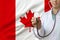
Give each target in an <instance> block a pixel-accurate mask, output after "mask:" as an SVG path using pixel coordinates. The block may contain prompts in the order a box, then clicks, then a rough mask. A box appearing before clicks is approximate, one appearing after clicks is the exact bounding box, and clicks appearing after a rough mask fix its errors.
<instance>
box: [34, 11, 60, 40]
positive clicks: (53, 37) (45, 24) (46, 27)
mask: <svg viewBox="0 0 60 40" xmlns="http://www.w3.org/2000/svg"><path fill="white" fill-rule="evenodd" d="M41 21H42V28H41V29H40V30H39V33H40V35H44V32H45V33H46V34H45V35H47V34H49V33H50V32H51V31H52V29H53V26H54V20H53V18H52V10H50V11H48V12H46V13H44V14H43V16H42V17H41ZM35 33H36V35H37V32H35ZM37 36H38V35H37ZM40 40H60V10H59V11H58V12H57V14H56V25H55V28H54V30H53V32H52V33H51V34H50V35H49V36H47V37H45V38H41V39H40Z"/></svg>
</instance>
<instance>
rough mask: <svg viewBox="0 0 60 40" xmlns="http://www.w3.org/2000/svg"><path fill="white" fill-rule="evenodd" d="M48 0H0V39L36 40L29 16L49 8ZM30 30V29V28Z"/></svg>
mask: <svg viewBox="0 0 60 40" xmlns="http://www.w3.org/2000/svg"><path fill="white" fill-rule="evenodd" d="M48 2H49V0H0V40H37V39H35V38H34V36H33V32H32V31H31V32H29V31H28V29H29V27H31V26H32V24H31V18H32V17H33V16H35V14H36V15H37V14H40V13H42V12H43V11H44V12H47V11H49V10H50V7H49V4H48ZM31 30H32V29H31Z"/></svg>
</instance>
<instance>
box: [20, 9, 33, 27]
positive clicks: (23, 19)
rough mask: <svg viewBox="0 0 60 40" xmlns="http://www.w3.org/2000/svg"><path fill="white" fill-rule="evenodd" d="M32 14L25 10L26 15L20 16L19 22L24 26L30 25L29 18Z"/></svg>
mask: <svg viewBox="0 0 60 40" xmlns="http://www.w3.org/2000/svg"><path fill="white" fill-rule="evenodd" d="M33 16H34V13H32V12H31V10H29V12H28V13H27V12H26V17H27V18H26V17H20V19H21V20H20V22H21V23H23V24H24V25H25V27H32V23H31V19H32V17H33Z"/></svg>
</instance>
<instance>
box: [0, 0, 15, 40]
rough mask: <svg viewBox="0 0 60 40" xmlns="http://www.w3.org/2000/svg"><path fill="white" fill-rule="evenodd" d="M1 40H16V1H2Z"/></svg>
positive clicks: (0, 17) (0, 10) (0, 7)
mask: <svg viewBox="0 0 60 40" xmlns="http://www.w3.org/2000/svg"><path fill="white" fill-rule="evenodd" d="M0 40H15V0H0Z"/></svg>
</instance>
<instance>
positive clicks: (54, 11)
mask: <svg viewBox="0 0 60 40" xmlns="http://www.w3.org/2000/svg"><path fill="white" fill-rule="evenodd" d="M59 9H60V8H53V10H52V11H53V14H57V12H58V10H59Z"/></svg>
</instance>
